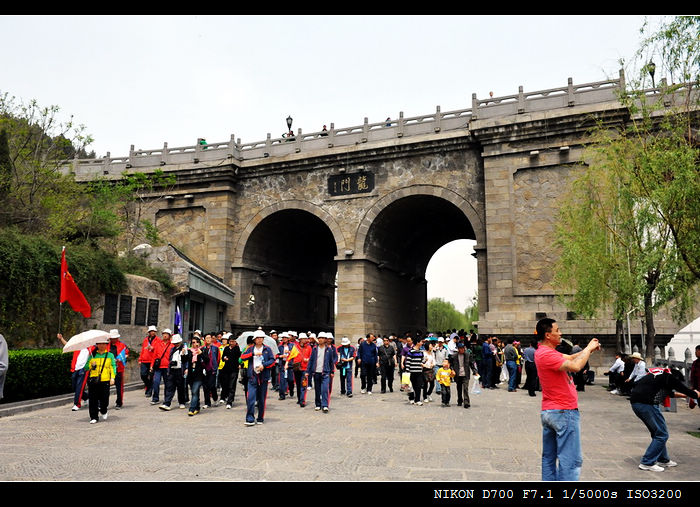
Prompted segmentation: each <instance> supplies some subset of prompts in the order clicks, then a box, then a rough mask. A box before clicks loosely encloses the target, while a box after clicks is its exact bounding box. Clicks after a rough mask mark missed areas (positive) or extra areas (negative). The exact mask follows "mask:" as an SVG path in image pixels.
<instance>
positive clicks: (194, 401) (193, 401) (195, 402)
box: [190, 380, 203, 412]
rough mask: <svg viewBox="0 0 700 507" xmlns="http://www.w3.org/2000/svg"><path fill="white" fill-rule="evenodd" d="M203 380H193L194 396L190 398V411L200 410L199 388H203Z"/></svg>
mask: <svg viewBox="0 0 700 507" xmlns="http://www.w3.org/2000/svg"><path fill="white" fill-rule="evenodd" d="M202 382H203V381H202V380H193V381H192V388H191V389H192V397H191V398H190V412H193V411H195V410H199V390H200V389H201V388H202Z"/></svg>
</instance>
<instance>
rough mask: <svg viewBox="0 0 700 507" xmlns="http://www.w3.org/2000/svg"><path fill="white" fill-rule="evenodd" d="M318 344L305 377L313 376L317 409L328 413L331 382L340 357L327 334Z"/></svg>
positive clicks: (319, 339)
mask: <svg viewBox="0 0 700 507" xmlns="http://www.w3.org/2000/svg"><path fill="white" fill-rule="evenodd" d="M317 340H318V345H317V346H316V347H314V348H313V351H312V352H311V356H310V357H309V363H308V365H307V367H306V372H305V374H304V375H305V377H306V378H307V379H308V378H309V377H311V378H313V384H314V389H315V392H316V400H315V402H316V410H323V412H325V413H328V404H329V401H330V400H329V398H330V383H331V379H332V375H333V374H334V372H335V362H336V358H337V357H338V356H337V355H336V353H335V350H334V349H333V347H332V346H331V345H330V344H328V343H327V338H326V337H325V335H323V336H319V337H318V338H317Z"/></svg>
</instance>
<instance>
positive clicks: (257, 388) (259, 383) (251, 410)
mask: <svg viewBox="0 0 700 507" xmlns="http://www.w3.org/2000/svg"><path fill="white" fill-rule="evenodd" d="M266 400H267V379H266V378H265V377H264V376H262V375H255V374H254V375H253V376H252V377H250V378H249V379H248V393H247V394H246V407H247V408H246V414H245V420H246V422H249V423H252V422H255V421H256V419H255V406H256V404H257V406H258V418H257V421H258V422H264V421H265V402H266Z"/></svg>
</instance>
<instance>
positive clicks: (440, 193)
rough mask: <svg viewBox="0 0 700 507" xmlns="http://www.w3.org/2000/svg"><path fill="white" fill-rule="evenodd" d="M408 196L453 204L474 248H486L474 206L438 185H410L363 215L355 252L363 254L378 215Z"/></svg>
mask: <svg viewBox="0 0 700 507" xmlns="http://www.w3.org/2000/svg"><path fill="white" fill-rule="evenodd" d="M410 196H433V197H438V198H441V199H444V200H446V201H448V202H450V203H451V204H454V205H455V206H456V207H457V208H458V209H459V210H461V211H462V213H464V216H465V217H466V218H467V220H469V223H470V224H471V226H472V228H473V229H474V234H475V236H476V245H477V246H476V247H477V248H485V246H486V227H485V224H484V220H483V219H482V217H481V215H480V213H479V212H478V211H477V210H476V209H475V208H474V206H473V205H472V204H471V203H470V202H469V200H467V199H466V198H465V197H463V196H462V195H460V194H458V193H457V192H455V191H453V190H450V189H449V188H445V187H441V186H438V185H411V186H408V187H404V188H401V189H399V190H395V191H393V192H390V193H388V194H386V195H385V196H383V197H381V198H380V199H378V200H377V202H376V203H374V205H373V206H372V207H371V208H369V209H368V210H367V212H366V213H365V214H364V216H363V218H362V221H361V222H360V224H359V225H358V227H357V234H356V235H355V247H354V248H355V252H365V250H366V242H367V235H368V233H369V231H370V228H371V227H372V224H373V223H374V221H375V220H376V219H377V217H378V216H379V214H380V213H381V212H382V211H383V210H385V209H386V208H387V207H388V206H390V205H391V204H393V203H394V202H396V201H398V200H399V199H403V198H405V197H410Z"/></svg>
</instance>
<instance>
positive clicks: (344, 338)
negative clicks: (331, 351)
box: [340, 336, 350, 345]
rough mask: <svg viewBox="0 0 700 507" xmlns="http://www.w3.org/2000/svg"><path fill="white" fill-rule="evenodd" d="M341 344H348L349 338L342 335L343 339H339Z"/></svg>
mask: <svg viewBox="0 0 700 507" xmlns="http://www.w3.org/2000/svg"><path fill="white" fill-rule="evenodd" d="M340 344H341V345H350V339H349V338H348V337H347V336H343V339H342V340H340Z"/></svg>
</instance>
